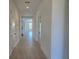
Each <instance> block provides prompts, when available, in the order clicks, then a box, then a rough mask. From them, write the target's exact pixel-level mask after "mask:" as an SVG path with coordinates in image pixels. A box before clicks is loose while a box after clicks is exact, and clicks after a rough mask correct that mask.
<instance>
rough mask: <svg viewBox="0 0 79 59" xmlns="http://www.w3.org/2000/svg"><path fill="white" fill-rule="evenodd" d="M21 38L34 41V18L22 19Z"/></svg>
mask: <svg viewBox="0 0 79 59" xmlns="http://www.w3.org/2000/svg"><path fill="white" fill-rule="evenodd" d="M21 36H23V37H25V38H26V39H27V38H29V40H31V41H32V17H22V18H21Z"/></svg>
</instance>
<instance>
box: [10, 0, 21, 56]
mask: <svg viewBox="0 0 79 59" xmlns="http://www.w3.org/2000/svg"><path fill="white" fill-rule="evenodd" d="M9 6H10V8H9V55H11V53H12V51H13V49H14V48H15V46H16V45H17V43H18V42H19V40H20V38H19V35H20V34H19V19H20V18H19V17H20V16H19V13H18V10H17V8H16V6H15V3H14V2H13V1H12V0H10V2H9ZM13 22H14V23H15V27H12V23H13ZM15 33H16V34H15Z"/></svg>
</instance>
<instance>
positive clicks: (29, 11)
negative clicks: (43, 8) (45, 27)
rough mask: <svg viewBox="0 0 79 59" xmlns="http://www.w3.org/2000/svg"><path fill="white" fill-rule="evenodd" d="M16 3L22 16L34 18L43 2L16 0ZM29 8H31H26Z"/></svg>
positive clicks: (37, 0)
mask: <svg viewBox="0 0 79 59" xmlns="http://www.w3.org/2000/svg"><path fill="white" fill-rule="evenodd" d="M14 2H15V4H16V6H17V8H18V10H19V13H20V14H21V16H32V15H33V14H34V13H35V12H36V10H37V8H38V6H39V5H40V2H41V0H14ZM28 2H30V3H28ZM27 6H29V8H26V7H27Z"/></svg>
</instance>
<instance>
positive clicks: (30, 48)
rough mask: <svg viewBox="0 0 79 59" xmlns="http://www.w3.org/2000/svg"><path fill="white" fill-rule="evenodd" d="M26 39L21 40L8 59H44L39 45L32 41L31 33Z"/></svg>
mask: <svg viewBox="0 0 79 59" xmlns="http://www.w3.org/2000/svg"><path fill="white" fill-rule="evenodd" d="M28 35H29V36H28V37H29V38H28V39H26V38H21V40H20V42H19V43H18V45H17V46H16V47H15V48H14V50H13V52H12V54H11V56H10V59H46V57H45V55H44V54H43V52H42V50H41V49H40V45H39V43H38V42H36V41H34V40H33V41H32V38H30V37H31V36H32V32H29V33H28Z"/></svg>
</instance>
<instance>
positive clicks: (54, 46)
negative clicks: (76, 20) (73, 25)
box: [51, 0, 69, 59]
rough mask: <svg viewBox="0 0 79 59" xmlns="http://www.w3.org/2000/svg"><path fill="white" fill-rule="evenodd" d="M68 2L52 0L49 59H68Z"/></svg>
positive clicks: (66, 0)
mask: <svg viewBox="0 0 79 59" xmlns="http://www.w3.org/2000/svg"><path fill="white" fill-rule="evenodd" d="M68 26H69V25H68V0H52V34H51V38H52V40H51V59H69V58H68V56H69V52H68V49H69V48H68V44H69V42H68Z"/></svg>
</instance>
